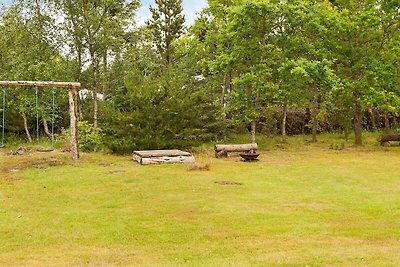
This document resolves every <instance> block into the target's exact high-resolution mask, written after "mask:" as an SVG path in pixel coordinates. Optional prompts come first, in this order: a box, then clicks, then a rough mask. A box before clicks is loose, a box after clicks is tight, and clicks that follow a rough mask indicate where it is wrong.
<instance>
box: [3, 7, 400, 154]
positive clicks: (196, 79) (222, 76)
mask: <svg viewBox="0 0 400 267" xmlns="http://www.w3.org/2000/svg"><path fill="white" fill-rule="evenodd" d="M139 5H140V3H139V1H124V0H96V1H94V0H21V1H16V2H14V4H13V5H11V6H9V7H4V8H3V9H2V11H1V13H0V80H38V81H77V82H81V83H82V85H83V86H82V88H83V89H85V90H84V91H82V92H81V94H80V96H81V97H80V98H79V105H78V110H77V113H78V115H79V118H80V120H81V121H82V122H83V123H81V125H82V127H83V133H89V135H92V138H97V139H96V140H100V139H101V141H99V142H100V143H102V144H103V145H104V144H105V145H106V146H107V149H109V150H111V151H115V152H120V153H126V152H131V151H132V150H133V149H156V148H158V149H163V148H172V147H174V148H185V147H190V146H194V145H198V144H200V143H202V142H208V141H215V140H218V139H221V138H223V137H225V136H226V135H228V134H229V133H231V132H238V131H239V132H249V141H256V135H257V134H269V135H281V136H282V142H285V141H286V135H287V134H312V140H313V141H317V134H318V133H319V132H341V133H343V134H344V136H345V137H346V139H348V138H351V137H353V136H354V142H355V144H356V145H362V132H363V131H364V130H369V131H375V130H385V131H396V130H397V128H398V124H399V122H400V121H399V119H400V118H399V116H398V112H399V109H400V98H399V96H400V61H399V59H400V29H399V26H400V3H399V1H397V0H386V1H383V0H374V1H372V0H346V1H344V0H330V1H328V0H291V1H282V0H236V1H233V0H209V7H208V8H206V9H204V10H203V11H202V12H201V13H200V14H199V16H198V18H197V20H196V21H195V22H194V24H193V25H192V26H190V27H186V26H185V23H184V22H185V17H184V15H183V12H182V3H181V1H180V0H156V4H155V5H154V6H153V7H152V8H151V10H150V11H151V14H152V18H151V19H150V20H148V21H147V22H146V25H143V26H141V25H137V17H136V15H135V14H136V10H137V9H138V7H139ZM5 89H6V91H5V93H6V99H7V101H6V106H5V108H6V111H7V112H6V114H7V115H6V133H7V135H8V137H9V138H10V137H18V138H23V139H26V140H29V141H32V139H33V138H32V136H31V135H32V133H33V132H34V131H35V125H36V123H35V121H36V105H35V89H34V88H16V89H15V88H14V89H11V88H5ZM51 97H52V92H51V91H49V90H43V89H41V90H39V103H40V104H39V114H40V130H41V133H43V136H45V134H46V133H47V134H49V130H48V128H49V125H48V124H49V123H50V121H51V119H52V116H51V114H52V111H51V108H52V107H51ZM67 106H68V103H67V96H66V92H64V91H62V90H57V91H56V114H57V116H56V132H57V133H61V132H62V129H63V128H66V127H68V107H67ZM89 128H90V129H89ZM352 133H354V135H353V134H352ZM93 136H96V137H93ZM99 137H100V139H99ZM250 137H251V138H250ZM89 149H90V147H89Z"/></svg>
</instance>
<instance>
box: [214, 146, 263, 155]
mask: <svg viewBox="0 0 400 267" xmlns="http://www.w3.org/2000/svg"><path fill="white" fill-rule="evenodd" d="M257 149H258V145H257V144H256V143H251V144H239V145H215V146H214V151H215V157H216V158H220V157H227V156H228V152H246V153H255V152H256V151H257Z"/></svg>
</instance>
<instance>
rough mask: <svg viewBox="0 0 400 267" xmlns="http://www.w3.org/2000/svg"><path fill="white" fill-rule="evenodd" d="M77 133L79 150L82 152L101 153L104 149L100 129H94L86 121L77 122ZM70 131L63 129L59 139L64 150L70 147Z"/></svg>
mask: <svg viewBox="0 0 400 267" xmlns="http://www.w3.org/2000/svg"><path fill="white" fill-rule="evenodd" d="M78 131H79V150H81V151H84V152H89V151H101V150H103V149H104V145H103V134H102V133H101V130H100V129H94V128H93V125H92V124H90V123H89V122H87V121H80V122H78ZM69 140H70V129H64V130H63V131H62V133H61V136H60V137H59V142H62V143H63V144H64V146H65V147H66V148H69V147H70V146H71V144H70V142H69Z"/></svg>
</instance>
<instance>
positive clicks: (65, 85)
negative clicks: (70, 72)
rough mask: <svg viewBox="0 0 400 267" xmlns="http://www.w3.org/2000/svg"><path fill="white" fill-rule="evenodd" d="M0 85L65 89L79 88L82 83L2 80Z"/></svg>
mask: <svg viewBox="0 0 400 267" xmlns="http://www.w3.org/2000/svg"><path fill="white" fill-rule="evenodd" d="M0 86H4V87H10V86H12V87H15V86H31V87H44V88H46V87H47V88H53V87H55V88H64V89H79V88H80V87H81V84H80V83H76V82H35V81H0Z"/></svg>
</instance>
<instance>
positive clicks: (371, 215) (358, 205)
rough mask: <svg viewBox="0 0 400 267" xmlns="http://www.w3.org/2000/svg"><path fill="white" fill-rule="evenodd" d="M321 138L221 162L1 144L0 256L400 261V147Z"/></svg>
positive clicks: (176, 261) (152, 261) (30, 259)
mask: <svg viewBox="0 0 400 267" xmlns="http://www.w3.org/2000/svg"><path fill="white" fill-rule="evenodd" d="M321 138H322V139H321V140H322V141H320V142H319V143H318V144H315V145H314V144H309V143H307V142H306V141H304V137H294V138H291V139H290V140H289V142H290V144H289V145H285V146H281V145H275V144H276V143H277V142H270V141H267V139H262V140H260V144H261V147H262V148H263V150H262V153H261V154H262V155H261V160H260V161H259V162H255V163H244V162H241V161H240V160H239V158H238V157H230V158H228V159H218V160H217V159H213V158H212V155H213V154H212V151H211V150H210V149H208V147H204V148H202V149H201V150H199V151H201V152H199V154H197V155H196V157H197V158H198V159H199V160H200V161H202V162H208V163H210V164H211V170H210V171H188V170H187V167H186V166H184V165H162V166H161V165H160V166H139V165H137V164H134V163H132V162H131V161H130V160H129V158H127V157H121V156H111V155H103V154H84V155H83V156H82V163H81V165H80V166H79V167H71V166H70V165H69V159H68V157H69V155H68V154H62V153H59V152H52V153H47V154H39V153H29V154H27V155H24V156H9V155H6V154H5V152H7V151H3V152H0V153H2V154H0V266H3V265H4V266H10V265H18V266H21V265H22V266H71V265H74V266H76V265H78V266H79V265H83V266H88V265H95V266H126V265H132V266H138V265H140V266H249V265H251V266H271V265H272V266H273V265H286V266H296V265H297V266H305V265H310V266H326V265H330V266H335V265H340V266H399V265H400V253H399V251H400V164H399V163H400V147H397V146H393V147H388V148H382V147H379V146H378V145H377V144H376V142H375V140H374V139H373V137H371V138H370V141H369V144H368V145H366V146H365V147H363V148H354V147H351V146H350V145H347V146H346V148H345V149H344V150H340V151H339V150H332V149H329V147H330V146H331V145H332V144H333V143H335V142H341V141H340V140H339V139H338V138H337V137H332V136H325V137H321ZM238 141H240V140H238ZM216 182H217V183H216Z"/></svg>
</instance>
